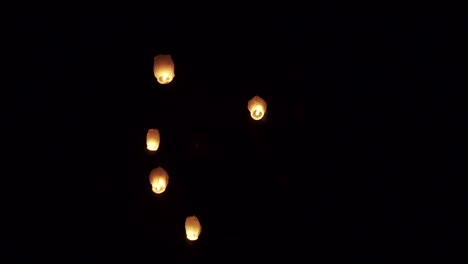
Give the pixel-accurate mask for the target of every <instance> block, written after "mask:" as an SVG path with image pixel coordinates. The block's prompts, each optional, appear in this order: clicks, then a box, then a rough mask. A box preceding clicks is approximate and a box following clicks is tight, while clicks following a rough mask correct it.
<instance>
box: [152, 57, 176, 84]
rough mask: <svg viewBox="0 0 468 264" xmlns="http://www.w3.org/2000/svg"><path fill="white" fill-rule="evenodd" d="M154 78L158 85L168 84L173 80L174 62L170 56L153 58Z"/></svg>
mask: <svg viewBox="0 0 468 264" xmlns="http://www.w3.org/2000/svg"><path fill="white" fill-rule="evenodd" d="M153 71H154V76H155V77H156V79H157V80H158V82H159V83H160V84H168V83H170V82H171V81H172V79H174V76H175V74H174V62H173V61H172V58H171V55H157V56H156V57H154V65H153Z"/></svg>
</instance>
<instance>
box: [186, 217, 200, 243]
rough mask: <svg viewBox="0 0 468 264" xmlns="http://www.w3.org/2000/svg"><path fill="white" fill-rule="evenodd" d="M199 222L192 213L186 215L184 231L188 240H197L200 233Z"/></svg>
mask: <svg viewBox="0 0 468 264" xmlns="http://www.w3.org/2000/svg"><path fill="white" fill-rule="evenodd" d="M201 229H202V227H201V224H200V221H198V218H197V217H196V216H194V215H192V216H188V217H187V218H186V219H185V233H186V234H187V239H188V240H197V239H198V237H199V236H200V233H201Z"/></svg>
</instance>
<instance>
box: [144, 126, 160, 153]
mask: <svg viewBox="0 0 468 264" xmlns="http://www.w3.org/2000/svg"><path fill="white" fill-rule="evenodd" d="M159 142H161V139H160V135H159V130H158V129H155V128H151V129H148V133H147V134H146V148H147V149H148V150H151V151H156V150H158V148H159Z"/></svg>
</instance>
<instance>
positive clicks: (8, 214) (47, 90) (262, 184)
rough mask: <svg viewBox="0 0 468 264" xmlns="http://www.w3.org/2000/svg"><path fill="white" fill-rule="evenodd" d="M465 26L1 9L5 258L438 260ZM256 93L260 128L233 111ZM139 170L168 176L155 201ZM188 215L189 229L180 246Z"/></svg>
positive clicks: (443, 249)
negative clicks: (5, 41) (149, 146)
mask: <svg viewBox="0 0 468 264" xmlns="http://www.w3.org/2000/svg"><path fill="white" fill-rule="evenodd" d="M465 26H466V24H465V21H462V20H457V19H455V18H449V17H419V18H418V17H415V18H403V17H380V18H379V17H351V16H334V17H327V16H322V17H311V18H304V17H302V18H301V17H275V18H263V19H250V20H249V19H245V20H242V21H235V20H233V21H229V20H227V19H226V20H224V21H223V20H222V21H218V20H216V19H213V20H209V19H205V20H203V21H192V20H191V21H183V20H181V19H180V18H179V19H176V18H158V17H155V18H123V17H120V18H117V17H112V18H98V17H87V18H81V19H77V20H71V19H68V20H63V21H62V20H58V19H44V18H38V17H24V18H21V19H18V20H16V24H14V25H13V26H12V28H11V29H13V30H12V31H11V32H13V33H14V37H13V38H12V39H13V40H15V41H14V42H13V49H12V52H11V54H12V55H13V56H11V57H13V58H14V63H13V64H12V65H13V68H14V69H15V70H16V71H15V74H16V75H14V83H13V89H6V90H5V91H2V93H4V95H6V96H2V97H3V100H2V101H3V102H2V119H3V120H2V122H3V123H4V124H5V126H4V128H3V129H2V130H3V132H4V133H6V134H5V135H6V136H4V137H3V139H4V143H3V146H4V147H3V149H4V150H6V151H7V152H6V153H7V156H6V157H7V159H6V161H7V162H6V163H7V164H6V166H4V172H5V173H2V175H3V177H2V181H3V183H2V195H4V197H3V198H2V199H3V201H4V202H5V203H4V206H3V208H4V209H3V210H4V214H3V217H2V218H4V219H5V218H6V220H7V221H5V222H4V223H5V224H4V226H5V227H7V228H6V233H5V234H6V235H2V239H4V240H5V243H4V244H5V245H7V246H6V250H7V254H6V256H7V257H11V258H12V259H15V260H17V261H18V262H19V261H21V262H22V263H29V262H31V263H32V262H36V261H37V260H43V259H44V260H46V259H49V258H51V259H61V260H62V261H63V262H62V263H109V262H111V261H112V262H115V261H119V260H125V263H149V262H150V261H151V262H152V263H155V262H157V260H158V258H162V259H164V260H166V261H169V260H173V261H172V262H169V263H173V262H174V261H175V260H177V261H180V260H188V259H190V258H192V259H194V260H195V261H207V260H215V261H217V262H220V263H225V262H227V261H230V260H246V259H255V260H258V261H272V260H275V259H285V260H288V259H289V261H288V263H298V261H299V260H301V262H319V263H324V262H326V261H330V263H337V262H334V261H362V260H384V261H385V260H388V261H390V260H397V259H401V257H403V256H408V255H411V256H412V258H411V259H415V260H417V259H420V258H421V257H428V258H429V259H430V258H440V259H447V258H450V257H452V256H453V254H454V252H456V251H457V250H458V249H461V248H462V246H461V244H459V243H458V241H459V238H460V237H461V232H462V231H463V230H465V231H466V229H463V228H462V227H461V225H460V223H459V221H458V220H457V219H458V218H460V217H461V215H462V214H461V213H462V206H463V201H462V200H463V195H462V194H461V193H460V192H459V191H458V190H459V188H460V187H461V186H462V183H463V181H462V175H463V174H462V170H464V169H465V167H466V139H463V140H459V137H461V136H465V138H466V133H465V132H463V131H464V130H465V128H466V106H465V105H466V103H465V102H466V99H465V98H466V96H464V94H463V93H462V89H465V88H466V86H464V85H462V83H464V81H465V79H466V67H465V66H464V65H463V64H462V62H463V61H464V60H465V61H466V45H465V44H466V40H465V39H464V35H466V28H465ZM158 54H171V55H172V57H173V60H174V62H175V67H176V68H175V74H176V75H175V78H174V80H173V82H172V83H170V84H168V85H166V86H162V85H160V84H158V83H157V81H156V79H155V78H154V75H153V72H152V65H153V57H154V56H155V55H158ZM462 74H465V76H463V75H462ZM254 95H259V96H261V97H262V98H264V99H265V100H266V101H267V103H268V109H267V116H266V118H265V120H262V121H259V122H256V121H253V120H252V119H251V118H250V116H249V113H248V110H247V101H248V100H249V99H250V98H252V97H253V96H254ZM5 98H6V100H5ZM148 128H158V129H160V131H161V147H160V149H159V150H158V152H157V153H149V152H148V151H147V150H146V148H145V137H146V132H147V129H148ZM4 161H5V158H4ZM157 166H162V167H163V168H165V169H166V170H167V171H168V173H169V176H170V182H169V186H168V189H167V190H166V192H165V193H164V194H163V195H161V196H156V195H154V194H153V193H152V192H151V189H150V185H149V180H148V176H149V172H150V171H151V169H152V168H154V167H157ZM193 214H195V215H197V216H198V218H199V219H200V221H201V224H202V226H203V231H202V234H201V236H200V239H199V240H198V241H196V242H195V243H188V242H187V241H186V239H185V233H184V232H185V231H184V221H185V217H186V216H189V215H193ZM413 257H414V258H413ZM378 262H379V263H383V262H382V261H378ZM13 263H17V262H15V261H13ZM347 263H350V262H347ZM393 263H394V262H393Z"/></svg>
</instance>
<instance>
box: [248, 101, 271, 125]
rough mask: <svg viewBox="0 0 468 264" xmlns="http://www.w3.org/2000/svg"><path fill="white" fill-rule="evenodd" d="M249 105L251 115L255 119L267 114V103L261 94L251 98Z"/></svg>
mask: <svg viewBox="0 0 468 264" xmlns="http://www.w3.org/2000/svg"><path fill="white" fill-rule="evenodd" d="M247 107H248V109H249V111H250V116H251V117H252V118H253V119H254V120H260V119H262V117H263V116H264V115H265V112H266V108H267V103H266V102H265V100H263V99H262V98H260V96H257V95H256V96H254V97H253V98H252V99H250V100H249V103H248V104H247Z"/></svg>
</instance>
